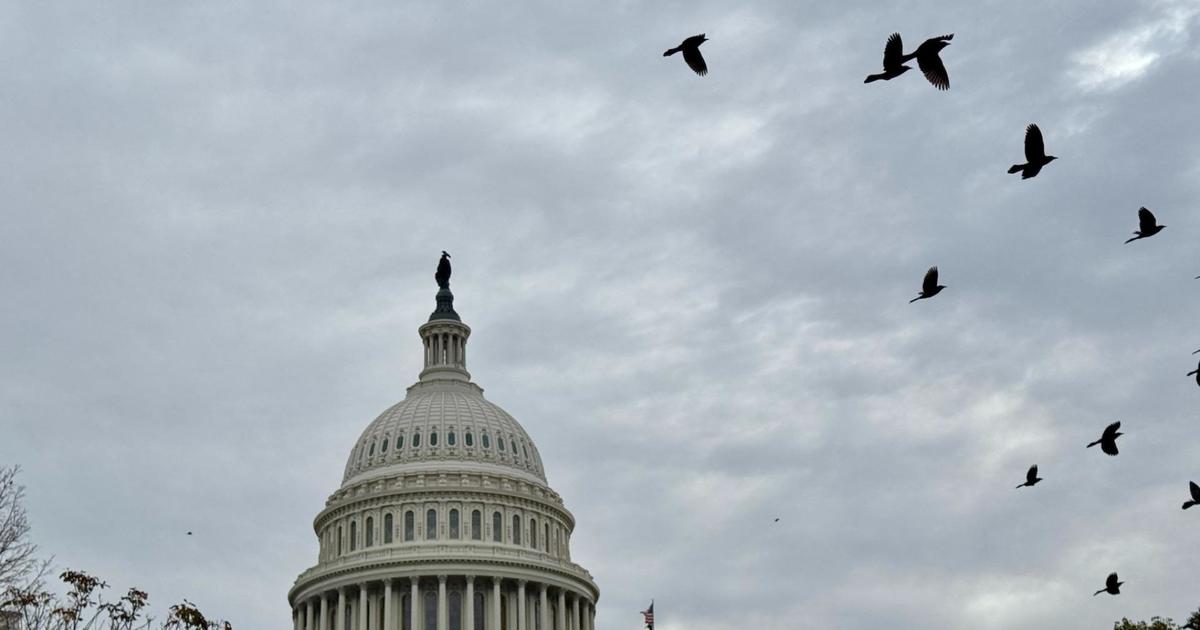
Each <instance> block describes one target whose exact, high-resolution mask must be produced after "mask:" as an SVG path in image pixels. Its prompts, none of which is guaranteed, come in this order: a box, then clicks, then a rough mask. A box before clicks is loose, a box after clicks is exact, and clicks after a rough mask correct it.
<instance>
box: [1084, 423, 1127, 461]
mask: <svg viewBox="0 0 1200 630" xmlns="http://www.w3.org/2000/svg"><path fill="white" fill-rule="evenodd" d="M1120 428H1121V423H1120V422H1114V423H1112V424H1110V425H1108V426H1107V427H1105V428H1104V435H1101V436H1100V439H1099V440H1096V441H1095V442H1092V443H1091V444H1088V445H1087V447H1088V448H1092V447H1093V446H1095V445H1097V444H1099V445H1100V450H1102V451H1104V452H1105V453H1107V454H1109V455H1113V456H1115V455H1116V454H1117V452H1118V451H1117V438H1119V437H1121V436H1122V435H1125V434H1124V433H1121V432H1120V431H1119V430H1118V429H1120Z"/></svg>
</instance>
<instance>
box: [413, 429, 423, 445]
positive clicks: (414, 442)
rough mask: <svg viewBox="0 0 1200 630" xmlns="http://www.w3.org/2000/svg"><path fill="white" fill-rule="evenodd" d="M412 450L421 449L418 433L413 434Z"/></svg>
mask: <svg viewBox="0 0 1200 630" xmlns="http://www.w3.org/2000/svg"><path fill="white" fill-rule="evenodd" d="M413 448H421V434H420V433H414V434H413Z"/></svg>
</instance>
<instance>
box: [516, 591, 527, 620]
mask: <svg viewBox="0 0 1200 630" xmlns="http://www.w3.org/2000/svg"><path fill="white" fill-rule="evenodd" d="M517 630H526V628H525V580H517Z"/></svg>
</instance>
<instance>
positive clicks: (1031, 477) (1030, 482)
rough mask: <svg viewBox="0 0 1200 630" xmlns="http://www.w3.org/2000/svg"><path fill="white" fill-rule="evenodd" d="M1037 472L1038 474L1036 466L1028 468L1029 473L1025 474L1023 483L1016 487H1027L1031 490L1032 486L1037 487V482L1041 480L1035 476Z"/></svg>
mask: <svg viewBox="0 0 1200 630" xmlns="http://www.w3.org/2000/svg"><path fill="white" fill-rule="evenodd" d="M1037 472H1038V471H1037V464H1034V465H1032V466H1030V467H1029V472H1027V473H1025V483H1023V484H1021V485H1019V486H1017V487H1018V488H1024V487H1025V486H1029V487H1030V488H1032V487H1033V486H1035V485H1037V482H1039V481H1041V480H1042V478H1041V477H1039V476H1037Z"/></svg>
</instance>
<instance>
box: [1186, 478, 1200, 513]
mask: <svg viewBox="0 0 1200 630" xmlns="http://www.w3.org/2000/svg"><path fill="white" fill-rule="evenodd" d="M1188 490H1190V491H1191V492H1192V500H1191V501H1187V502H1185V503H1184V504H1183V509H1185V510H1186V509H1188V508H1190V507H1192V506H1193V505H1200V486H1198V485H1196V482H1195V481H1189V482H1188Z"/></svg>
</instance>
